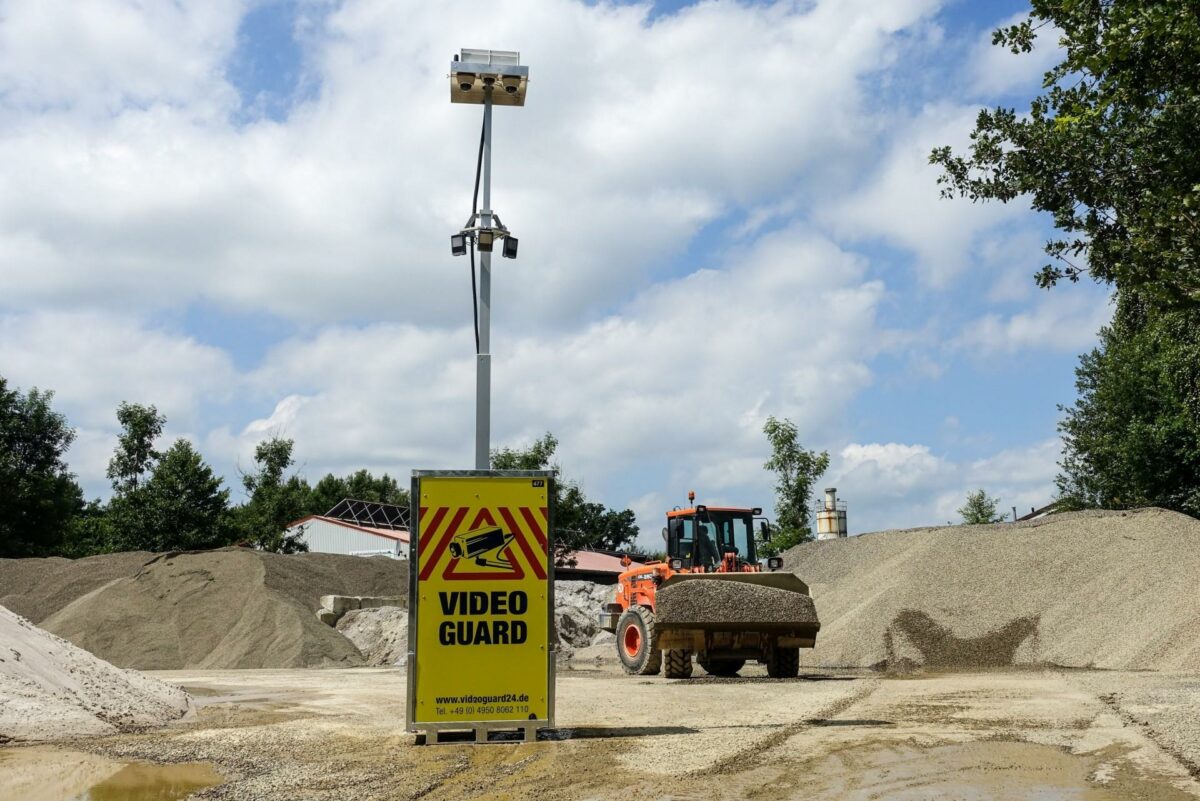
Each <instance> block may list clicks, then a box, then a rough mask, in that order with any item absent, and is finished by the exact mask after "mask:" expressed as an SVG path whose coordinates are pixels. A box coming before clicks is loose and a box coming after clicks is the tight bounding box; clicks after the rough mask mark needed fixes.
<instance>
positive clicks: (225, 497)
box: [139, 439, 233, 551]
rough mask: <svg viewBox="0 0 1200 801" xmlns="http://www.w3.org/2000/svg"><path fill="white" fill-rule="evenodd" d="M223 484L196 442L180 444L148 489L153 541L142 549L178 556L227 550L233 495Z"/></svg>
mask: <svg viewBox="0 0 1200 801" xmlns="http://www.w3.org/2000/svg"><path fill="white" fill-rule="evenodd" d="M222 483H223V482H222V480H221V478H220V477H219V476H217V475H215V474H214V473H213V470H212V468H211V467H209V466H208V465H207V464H205V463H204V459H203V458H201V456H200V454H199V453H197V452H196V449H195V448H194V447H192V443H190V442H188V441H187V440H186V439H179V440H176V441H175V443H174V444H173V445H172V446H171V447H170V448H168V449H167V450H166V452H164V453H163V454H162V456H161V457H160V458H159V460H158V463H157V464H156V465H155V466H154V472H153V473H152V474H151V476H150V480H149V481H147V482H146V485H145V487H144V490H145V494H146V505H147V506H148V508H149V515H148V517H149V519H150V520H152V521H153V528H152V529H151V532H153V534H154V536H153V537H151V538H148V541H146V542H145V543H143V544H140V545H139V547H142V548H145V549H147V550H153V551H175V550H198V549H202V548H219V547H221V546H224V545H228V544H229V543H230V542H231V541H232V539H233V530H232V527H231V525H230V519H229V490H228V489H224V488H223V487H222V486H221V485H222ZM151 532H147V533H151Z"/></svg>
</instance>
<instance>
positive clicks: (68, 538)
mask: <svg viewBox="0 0 1200 801" xmlns="http://www.w3.org/2000/svg"><path fill="white" fill-rule="evenodd" d="M116 541H117V537H116V533H115V531H114V529H113V524H112V517H111V515H110V514H109V509H108V505H107V504H103V503H101V502H100V501H99V499H96V500H93V501H89V502H88V503H87V504H84V505H83V508H81V509H80V511H79V513H78V514H76V515H75V516H74V517H72V518H71V521H70V523H69V524H68V525H67V529H66V534H65V538H64V541H63V544H62V548H61V549H60V551H59V555H60V556H65V557H67V558H68V559H79V558H81V557H84V556H92V555H94V554H98V553H109V552H111V551H113V550H115V549H116Z"/></svg>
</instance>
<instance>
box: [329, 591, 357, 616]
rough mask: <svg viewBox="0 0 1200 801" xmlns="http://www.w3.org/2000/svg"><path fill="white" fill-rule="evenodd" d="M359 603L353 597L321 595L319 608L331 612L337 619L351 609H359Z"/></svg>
mask: <svg viewBox="0 0 1200 801" xmlns="http://www.w3.org/2000/svg"><path fill="white" fill-rule="evenodd" d="M358 604H359V601H358V598H356V597H355V596H353V595H322V596H321V606H322V607H323V608H325V609H328V610H329V611H330V612H333V613H334V614H335V615H337V616H338V617H341V616H342V615H344V614H346V613H347V612H349V611H350V610H351V609H359V608H360V607H359V605H358Z"/></svg>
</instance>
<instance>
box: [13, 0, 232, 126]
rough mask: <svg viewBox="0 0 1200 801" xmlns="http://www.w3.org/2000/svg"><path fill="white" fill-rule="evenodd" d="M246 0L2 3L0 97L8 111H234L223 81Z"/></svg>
mask: <svg viewBox="0 0 1200 801" xmlns="http://www.w3.org/2000/svg"><path fill="white" fill-rule="evenodd" d="M246 5H247V3H246V2H245V0H180V1H179V2H172V3H162V2H154V3H145V2H134V1H133V0H88V2H85V3H79V2H71V0H37V2H27V0H4V2H0V95H3V97H4V101H3V104H4V105H5V106H8V107H9V108H10V109H12V108H14V107H15V108H17V109H31V110H34V111H42V110H45V109H53V110H57V111H72V112H75V111H82V112H85V113H105V112H108V111H112V110H115V109H118V108H120V107H121V106H123V105H126V104H133V105H146V104H151V103H158V102H166V103H171V104H175V105H179V106H183V105H187V106H189V107H191V108H192V109H193V110H195V109H197V108H204V109H206V110H209V109H211V110H220V109H224V110H228V108H229V106H230V105H231V104H232V103H234V102H236V94H235V93H234V92H232V90H230V89H229V87H228V86H227V85H226V84H225V83H224V81H223V80H222V77H221V74H222V70H223V63H224V61H225V59H226V58H227V57H228V55H229V53H230V51H231V50H232V45H233V42H234V33H235V32H236V30H237V26H238V20H239V19H240V17H241V15H242V13H243V12H244V11H245V8H246Z"/></svg>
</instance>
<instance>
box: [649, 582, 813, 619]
mask: <svg viewBox="0 0 1200 801" xmlns="http://www.w3.org/2000/svg"><path fill="white" fill-rule="evenodd" d="M656 599H657V600H656V609H657V613H656V619H657V620H658V622H659V624H660V625H668V626H686V625H689V624H694V625H708V626H720V625H731V626H735V625H744V624H754V623H773V624H780V625H785V624H812V623H816V622H817V613H816V610H815V609H814V608H813V600H812V598H810V597H809V596H807V595H802V594H801V593H798V592H791V591H790V590H781V589H777V588H775V587H761V586H758V585H755V584H749V583H746V582H741V581H723V580H720V579H693V580H690V581H679V582H678V583H673V584H668V585H667V586H665V587H663V588H662V589H661V590H659V591H658V593H657V595H656Z"/></svg>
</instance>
